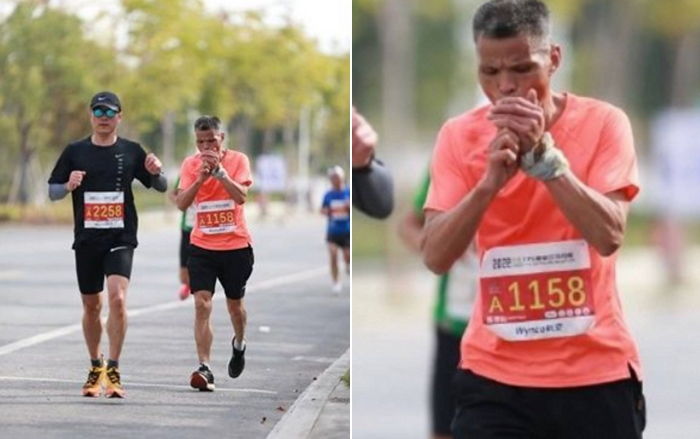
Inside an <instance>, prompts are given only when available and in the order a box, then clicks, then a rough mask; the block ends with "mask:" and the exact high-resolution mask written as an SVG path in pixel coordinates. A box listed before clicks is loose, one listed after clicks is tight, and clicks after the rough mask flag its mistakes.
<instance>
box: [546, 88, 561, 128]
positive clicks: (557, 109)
mask: <svg viewBox="0 0 700 439" xmlns="http://www.w3.org/2000/svg"><path fill="white" fill-rule="evenodd" d="M542 107H543V109H544V119H545V129H546V130H549V129H550V128H551V127H552V125H554V123H555V122H556V121H557V120H559V117H560V116H561V115H562V113H564V108H566V95H565V94H563V93H552V94H550V95H549V98H548V99H545V100H544V102H543V103H542Z"/></svg>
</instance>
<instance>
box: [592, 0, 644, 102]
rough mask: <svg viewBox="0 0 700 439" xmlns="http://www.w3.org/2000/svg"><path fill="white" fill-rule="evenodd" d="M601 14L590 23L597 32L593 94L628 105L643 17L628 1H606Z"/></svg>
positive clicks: (595, 32) (594, 50) (594, 51)
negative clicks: (638, 36) (641, 17)
mask: <svg viewBox="0 0 700 439" xmlns="http://www.w3.org/2000/svg"><path fill="white" fill-rule="evenodd" d="M604 9H605V10H602V11H601V15H604V16H601V15H599V16H598V17H596V19H595V22H594V23H591V28H592V30H593V32H594V35H595V39H594V41H595V43H594V49H593V53H596V54H598V56H599V58H598V59H596V60H594V62H593V65H594V69H595V78H596V81H595V83H594V87H595V90H594V95H595V96H596V97H600V98H603V99H605V100H607V101H610V102H612V103H613V104H615V105H619V106H621V107H623V108H626V107H628V104H629V96H630V93H628V90H631V85H633V84H634V81H633V80H632V79H633V75H634V73H633V71H632V67H633V66H635V63H634V59H635V55H636V54H637V53H638V44H637V43H638V38H636V36H637V35H638V34H639V27H640V17H639V11H638V10H637V8H634V7H632V5H631V4H630V2H629V1H614V2H610V3H608V4H606V5H605V8H604Z"/></svg>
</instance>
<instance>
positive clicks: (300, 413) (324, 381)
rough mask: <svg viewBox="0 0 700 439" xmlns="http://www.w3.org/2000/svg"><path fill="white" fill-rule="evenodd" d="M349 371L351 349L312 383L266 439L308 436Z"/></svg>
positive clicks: (299, 438) (300, 438)
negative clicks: (334, 390)
mask: <svg viewBox="0 0 700 439" xmlns="http://www.w3.org/2000/svg"><path fill="white" fill-rule="evenodd" d="M349 368H350V349H349V348H348V350H346V351H345V353H344V354H343V355H341V356H340V357H339V358H338V359H337V360H335V361H334V362H333V364H331V365H330V366H329V367H328V369H326V370H325V371H323V373H322V374H321V375H320V376H319V377H318V378H317V379H316V381H314V382H313V383H311V385H310V386H309V387H307V388H306V390H304V392H303V393H302V394H301V395H299V398H297V399H296V401H294V403H293V404H292V406H291V407H290V408H289V410H287V412H286V413H285V414H284V416H282V418H281V419H280V420H279V422H277V424H276V425H275V428H273V429H272V431H271V432H270V434H268V435H267V439H303V438H306V437H308V436H309V434H310V433H311V430H312V429H313V427H314V425H315V424H316V421H317V420H318V417H319V416H320V414H321V411H322V410H323V407H324V406H325V404H326V402H328V397H329V396H330V394H331V392H333V389H335V386H336V385H337V384H338V381H339V380H340V378H341V377H342V376H343V375H344V374H345V372H346V371H347V370H348V369H349Z"/></svg>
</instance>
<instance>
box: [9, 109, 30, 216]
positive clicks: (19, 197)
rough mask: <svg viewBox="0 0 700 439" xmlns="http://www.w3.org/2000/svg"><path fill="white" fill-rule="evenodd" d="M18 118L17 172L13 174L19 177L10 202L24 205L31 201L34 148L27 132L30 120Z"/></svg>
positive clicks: (28, 131)
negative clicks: (15, 191)
mask: <svg viewBox="0 0 700 439" xmlns="http://www.w3.org/2000/svg"><path fill="white" fill-rule="evenodd" d="M19 119H20V122H18V124H17V129H18V131H19V173H18V174H15V175H16V176H17V177H18V178H19V182H18V184H17V186H16V187H17V193H16V194H14V197H13V198H14V199H10V202H15V203H19V204H22V205H25V204H28V203H29V202H30V201H31V184H32V181H31V178H30V171H31V164H32V160H33V159H34V153H35V149H34V148H33V147H32V146H31V145H30V143H29V133H30V132H31V128H32V124H31V122H26V121H23V120H22V119H23V118H22V117H20V118H19Z"/></svg>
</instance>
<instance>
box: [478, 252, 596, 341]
mask: <svg viewBox="0 0 700 439" xmlns="http://www.w3.org/2000/svg"><path fill="white" fill-rule="evenodd" d="M479 277H480V287H481V288H480V294H481V296H482V297H481V299H482V311H483V316H484V324H485V325H486V327H487V328H489V329H490V330H491V331H492V332H494V333H495V334H496V335H498V336H499V337H500V338H502V339H505V340H509V341H524V340H538V339H543V338H553V337H570V336H574V335H579V334H583V333H585V332H586V331H587V330H588V329H589V328H590V327H591V326H592V325H593V323H594V321H595V307H594V303H593V289H592V285H591V263H590V255H589V251H588V244H586V242H585V241H583V240H576V241H561V242H553V243H546V244H528V245H518V246H508V247H495V248H492V249H489V250H488V251H486V252H485V254H484V257H483V259H482V261H481V269H480V273H479Z"/></svg>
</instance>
